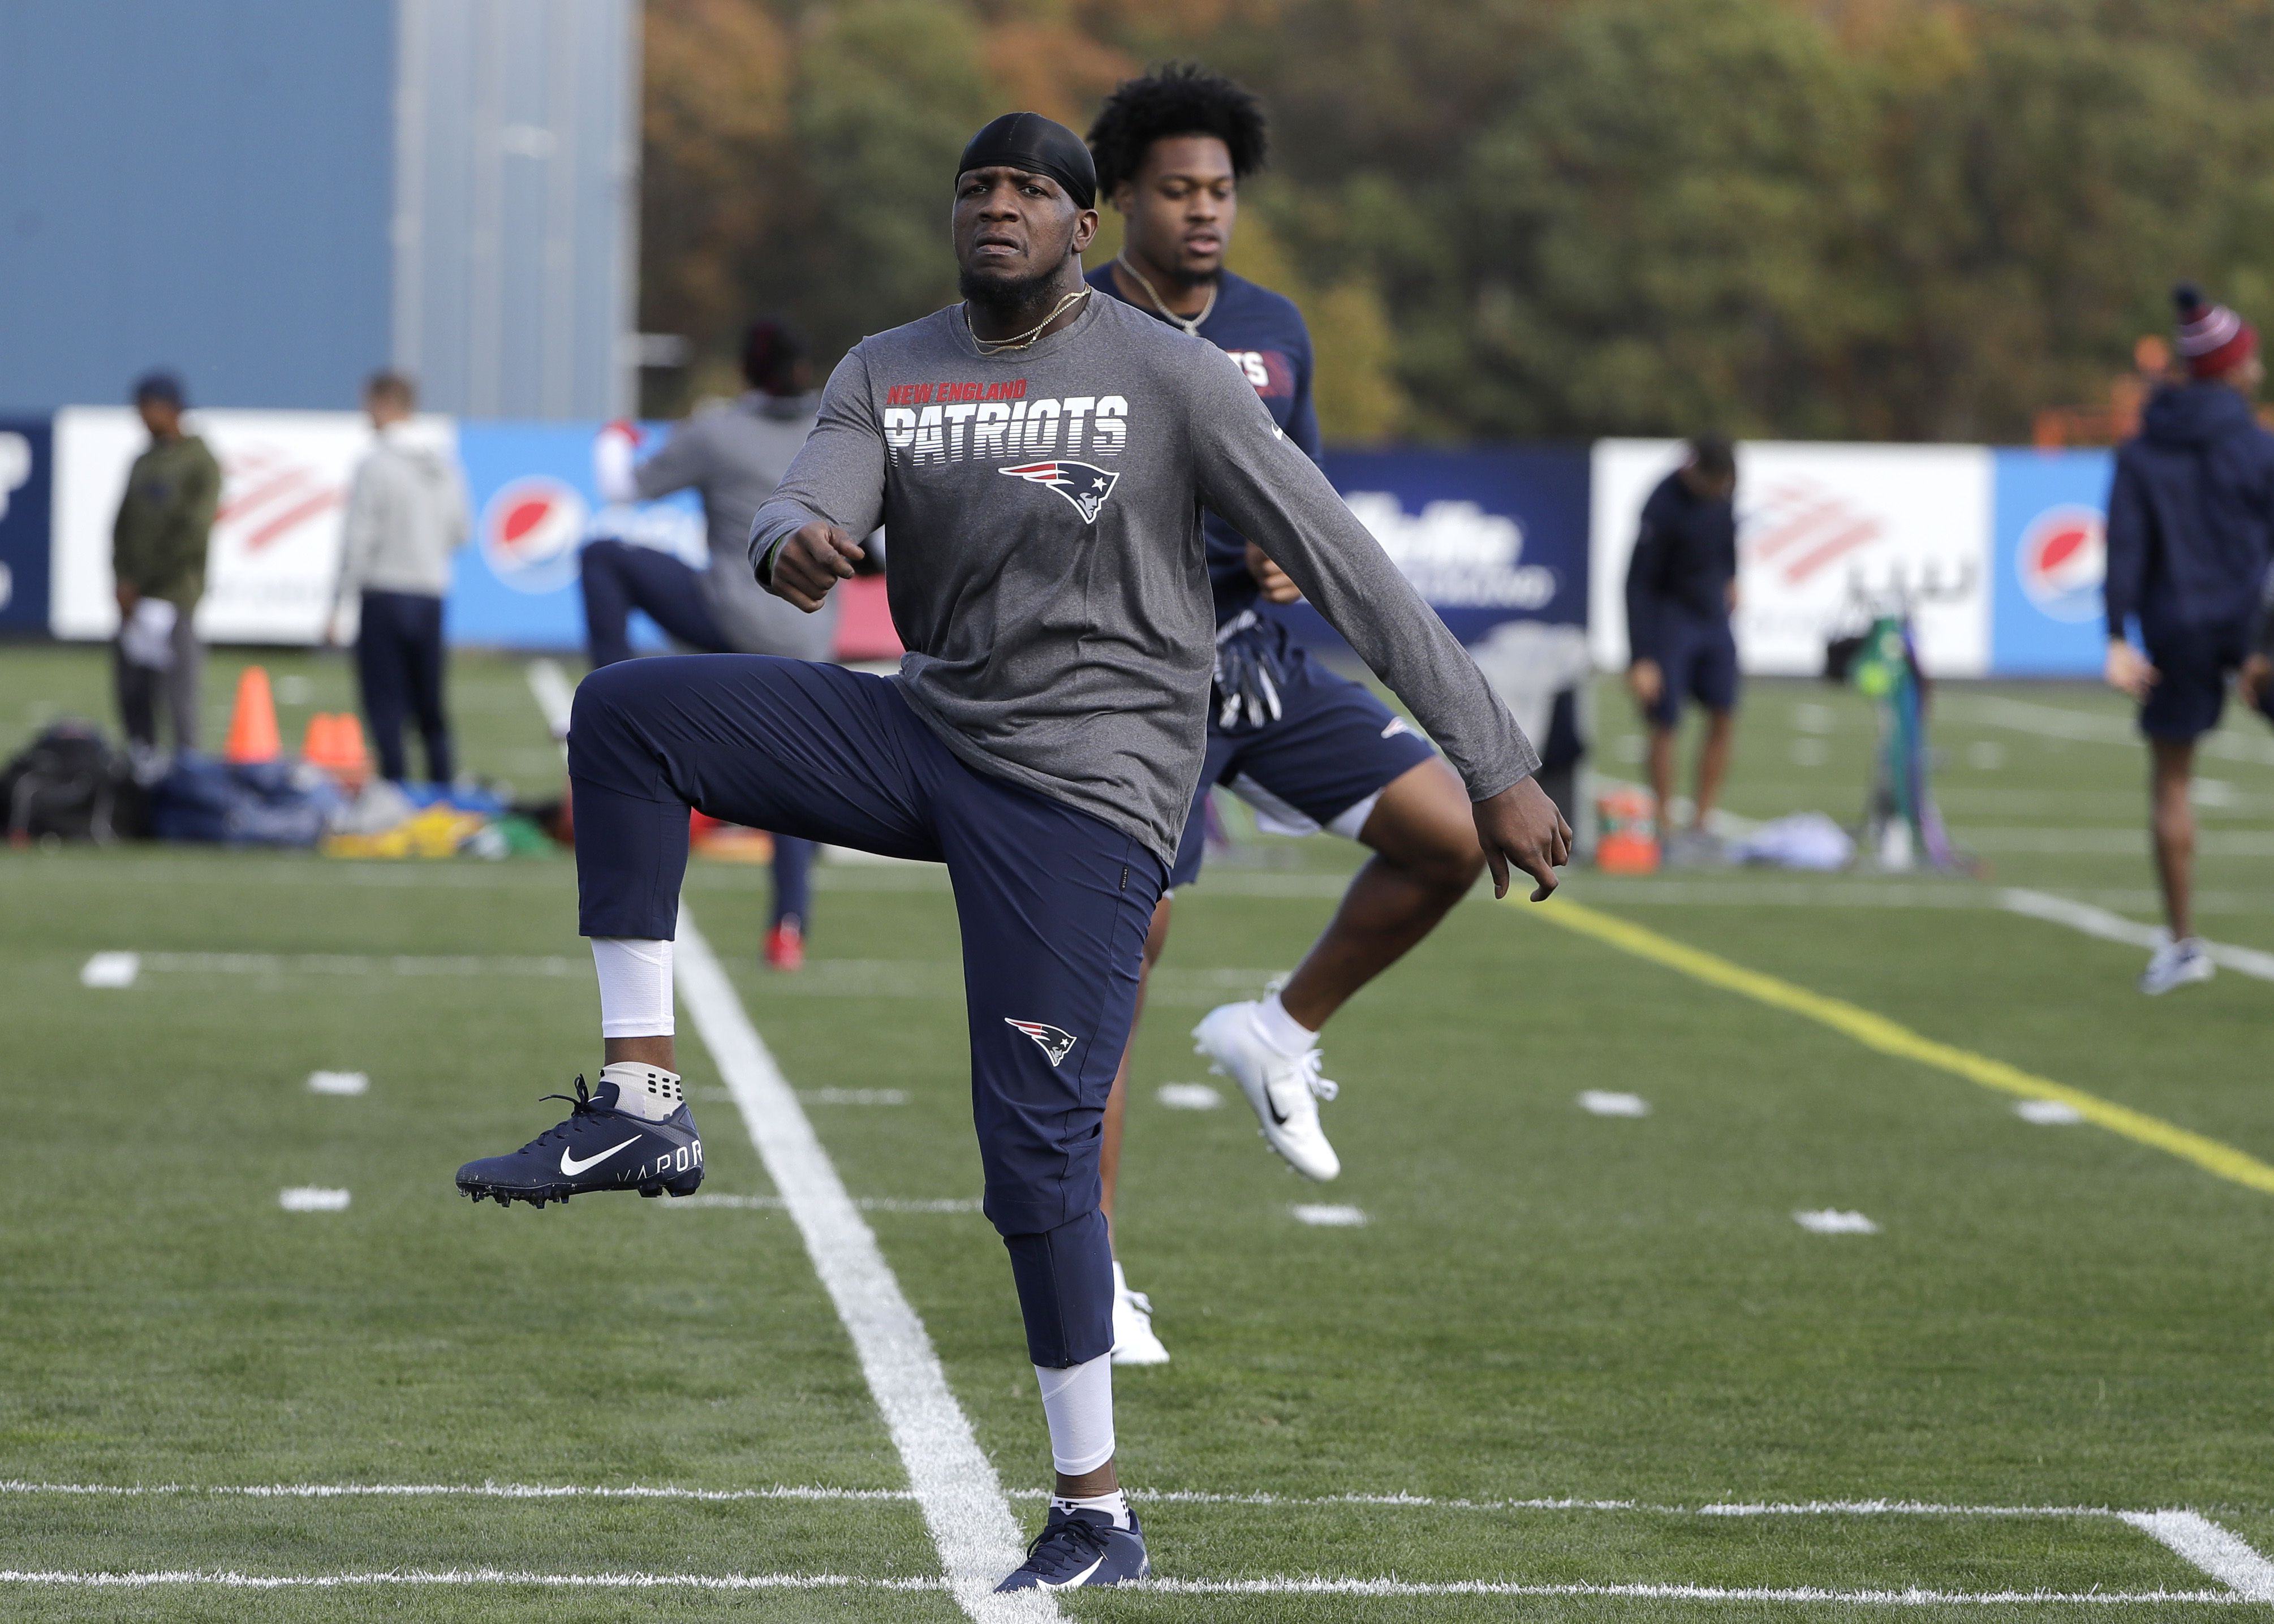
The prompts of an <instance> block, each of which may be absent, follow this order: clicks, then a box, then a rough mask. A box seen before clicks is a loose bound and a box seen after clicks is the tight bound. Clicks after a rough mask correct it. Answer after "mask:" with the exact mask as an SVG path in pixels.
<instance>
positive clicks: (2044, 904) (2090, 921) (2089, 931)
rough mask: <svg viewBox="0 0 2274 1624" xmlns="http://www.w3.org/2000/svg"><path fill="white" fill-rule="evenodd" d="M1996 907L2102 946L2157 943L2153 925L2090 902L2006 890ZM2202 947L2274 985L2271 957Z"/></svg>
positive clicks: (2220, 945)
mask: <svg viewBox="0 0 2274 1624" xmlns="http://www.w3.org/2000/svg"><path fill="white" fill-rule="evenodd" d="M1998 906H1999V907H2001V908H2004V909H2005V910H2006V911H2007V913H2009V914H2026V915H2027V916H2028V917H2029V918H2031V919H2041V920H2044V921H2045V922H2046V923H2048V924H2053V925H2066V926H2067V927H2068V928H2069V929H2071V930H2081V931H2082V932H2083V933H2084V934H2085V935H2087V936H2098V937H2100V938H2101V939H2102V940H2103V941H2105V942H2121V943H2123V944H2126V945H2127V946H2129V947H2142V948H2149V949H2153V948H2154V947H2155V946H2156V945H2157V942H2158V941H2159V939H2160V933H2159V932H2158V931H2157V929H2156V928H2155V927H2154V926H2153V925H2146V924H2142V923H2141V922H2140V921H2138V920H2133V919H2126V918H2125V917H2124V916H2123V915H2122V914H2111V913H2110V912H2109V911H2108V910H2107V909H2105V908H2096V907H2094V906H2092V905H2091V904H2090V903H2089V902H2073V901H2071V900H2070V899H2069V898H2067V897H2056V896H2054V895H2053V894H2052V893H2051V892H2050V891H2025V890H2022V889H2021V888H2019V887H2014V886H2008V887H2007V889H2005V890H2003V891H1999V893H1998ZM2203 945H2204V946H2206V947H2207V948H2209V949H2210V956H2211V962H2212V963H2214V964H2217V965H2218V966H2221V967H2222V968H2225V969H2228V970H2233V971H2236V972H2238V973H2240V974H2243V975H2249V976H2255V977H2256V978H2257V979H2258V980H2260V981H2274V953H2267V952H2261V951H2259V950H2258V949H2256V948H2255V947H2238V946H2236V945H2234V944H2232V943H2228V942H2207V943H2205V944H2203Z"/></svg>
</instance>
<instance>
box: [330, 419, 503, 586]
mask: <svg viewBox="0 0 2274 1624" xmlns="http://www.w3.org/2000/svg"><path fill="white" fill-rule="evenodd" d="M470 529H471V522H470V521H469V519H468V517H467V514H466V481H465V476H464V475H463V474H462V473H460V472H459V470H458V464H457V462H456V459H455V458H453V457H451V456H450V455H448V454H447V453H445V452H443V451H440V450H438V449H437V448H435V447H433V446H427V445H422V444H419V443H418V442H416V441H414V440H410V439H407V438H406V437H404V436H403V434H402V433H401V432H399V431H397V430H395V429H393V428H388V429H383V430H381V431H380V435H379V438H378V440H377V441H376V442H374V443H373V446H372V448H371V450H370V451H369V452H368V453H367V454H366V455H365V457H364V459H363V461H362V462H359V463H358V464H357V465H356V471H355V478H354V480H353V482H352V483H351V484H350V485H349V487H348V508H347V517H346V520H345V522H344V523H343V528H342V534H341V540H342V545H341V551H340V576H339V585H338V588H337V590H336V591H335V593H334V600H335V602H337V601H338V600H339V599H342V598H345V597H346V596H347V594H348V593H350V591H355V590H365V591H373V592H415V593H418V594H419V595H420V596H422V597H426V598H447V597H448V596H449V592H450V555H451V554H452V553H456V551H457V550H458V548H459V547H460V546H462V545H463V544H464V542H465V539H466V536H467V534H468V532H469V530H470Z"/></svg>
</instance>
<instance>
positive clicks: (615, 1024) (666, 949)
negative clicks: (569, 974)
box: [592, 936, 673, 1038]
mask: <svg viewBox="0 0 2274 1624" xmlns="http://www.w3.org/2000/svg"><path fill="white" fill-rule="evenodd" d="M592 968H593V969H594V970H596V971H598V972H599V977H600V1035H601V1036H602V1037H604V1038H667V1037H669V1036H671V1035H672V1032H673V1026H672V1012H671V944H670V943H668V942H643V941H640V940H638V939H637V938H636V937H633V936H594V937H593V938H592Z"/></svg>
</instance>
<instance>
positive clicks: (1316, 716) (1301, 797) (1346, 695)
mask: <svg viewBox="0 0 2274 1624" xmlns="http://www.w3.org/2000/svg"><path fill="white" fill-rule="evenodd" d="M1275 634H1276V628H1269V629H1265V630H1263V632H1262V635H1265V636H1267V637H1269V636H1272V635H1275ZM1240 635H1248V634H1240ZM1275 671H1276V673H1277V674H1278V676H1279V678H1280V680H1279V681H1278V684H1277V686H1278V692H1279V703H1280V714H1279V719H1278V720H1276V721H1275V722H1267V723H1265V724H1264V725H1263V726H1261V727H1259V728H1255V729H1254V730H1252V731H1247V732H1226V731H1224V729H1223V728H1221V727H1220V726H1217V725H1216V718H1214V717H1213V716H1211V717H1210V718H1209V737H1208V762H1207V764H1206V765H1205V766H1204V767H1202V768H1201V781H1200V787H1199V789H1198V790H1196V791H1195V792H1194V793H1193V805H1192V810H1191V812H1190V813H1189V814H1187V815H1186V818H1185V832H1184V837H1183V838H1182V839H1181V840H1180V841H1179V842H1178V846H1177V861H1176V863H1175V866H1174V867H1173V868H1171V870H1170V872H1169V887H1170V889H1171V890H1174V889H1175V888H1176V887H1178V886H1179V885H1189V884H1191V883H1193V881H1194V880H1196V879H1198V878H1200V873H1201V862H1202V861H1203V860H1204V859H1205V858H1206V856H1207V854H1208V839H1207V828H1208V795H1209V790H1210V789H1212V788H1214V787H1215V786H1216V785H1218V784H1222V785H1224V786H1226V787H1227V788H1229V789H1230V790H1231V793H1233V794H1235V795H1238V796H1239V798H1240V799H1241V800H1242V801H1246V802H1247V804H1248V805H1249V806H1252V807H1254V808H1255V809H1256V810H1257V811H1258V812H1260V813H1261V814H1262V815H1263V816H1264V817H1265V818H1267V819H1268V820H1269V822H1270V823H1272V824H1274V825H1276V827H1278V828H1280V829H1283V830H1286V831H1291V832H1296V833H1307V832H1309V831H1312V830H1316V829H1331V830H1333V831H1335V832H1336V833H1337V834H1338V835H1347V836H1349V837H1350V838H1352V839H1356V838H1358V832H1359V826H1361V825H1363V824H1364V823H1365V822H1366V814H1367V813H1368V812H1371V811H1372V810H1373V809H1374V797H1375V796H1376V795H1379V794H1380V793H1382V791H1383V790H1385V789H1387V788H1389V786H1390V785H1391V784H1392V783H1393V782H1395V781H1396V780H1397V779H1398V778H1403V777H1404V775H1405V774H1406V773H1407V772H1409V771H1412V769H1413V768H1414V767H1415V766H1416V765H1417V764H1419V763H1422V762H1425V761H1427V760H1428V759H1429V758H1430V757H1431V756H1434V755H1435V754H1436V752H1435V751H1434V749H1432V748H1430V746H1429V741H1427V740H1426V739H1424V738H1422V737H1421V735H1420V734H1419V733H1416V732H1414V731H1413V727H1412V724H1411V723H1409V722H1407V721H1406V720H1405V718H1403V717H1401V716H1399V715H1398V714H1397V712H1396V711H1392V710H1391V709H1390V708H1389V706H1388V705H1385V704H1383V703H1382V701H1381V700H1379V699H1377V698H1375V697H1374V695H1373V693H1372V692H1371V691H1370V690H1368V689H1367V688H1363V687H1361V686H1360V685H1359V684H1358V683H1356V682H1352V680H1350V679H1348V678H1347V677H1339V676H1337V675H1336V674H1335V673H1333V672H1331V671H1329V670H1328V669H1327V668H1326V667H1325V666H1323V665H1319V664H1318V663H1317V662H1315V661H1314V660H1313V659H1311V658H1309V657H1308V656H1307V655H1306V654H1305V653H1304V652H1303V650H1301V649H1300V648H1299V647H1296V646H1294V645H1293V644H1286V645H1284V647H1282V648H1281V649H1280V650H1277V651H1276V660H1275ZM1361 808H1363V809H1362V810H1361Z"/></svg>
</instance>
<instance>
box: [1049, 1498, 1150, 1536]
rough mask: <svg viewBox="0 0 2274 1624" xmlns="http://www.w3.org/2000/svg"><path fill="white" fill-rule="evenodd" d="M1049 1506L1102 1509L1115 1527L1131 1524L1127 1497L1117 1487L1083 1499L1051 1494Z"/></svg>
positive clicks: (1088, 1509) (1125, 1526)
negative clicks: (1071, 1498)
mask: <svg viewBox="0 0 2274 1624" xmlns="http://www.w3.org/2000/svg"><path fill="white" fill-rule="evenodd" d="M1050 1506H1051V1508H1052V1509H1053V1510H1057V1511H1102V1512H1103V1513H1104V1514H1105V1515H1107V1516H1109V1517H1111V1518H1112V1519H1113V1526H1114V1527H1116V1528H1129V1527H1132V1526H1133V1521H1132V1519H1131V1517H1130V1515H1129V1497H1128V1496H1127V1495H1126V1494H1125V1493H1123V1492H1121V1491H1120V1490H1119V1489H1108V1490H1107V1491H1106V1492H1104V1493H1103V1494H1093V1495H1090V1496H1089V1497H1088V1498H1087V1499H1083V1500H1069V1499H1067V1498H1066V1497H1065V1495H1063V1494H1053V1495H1051V1496H1050Z"/></svg>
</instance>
